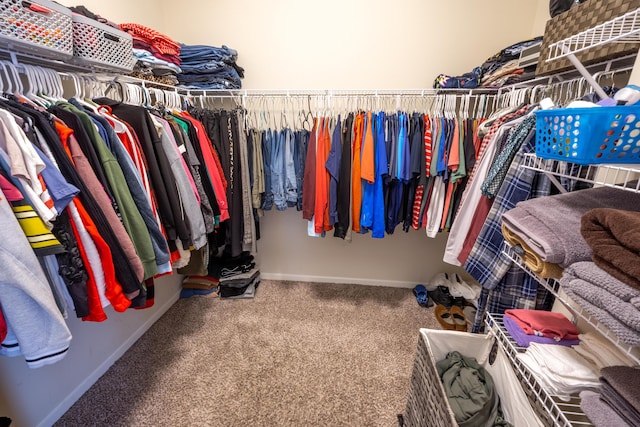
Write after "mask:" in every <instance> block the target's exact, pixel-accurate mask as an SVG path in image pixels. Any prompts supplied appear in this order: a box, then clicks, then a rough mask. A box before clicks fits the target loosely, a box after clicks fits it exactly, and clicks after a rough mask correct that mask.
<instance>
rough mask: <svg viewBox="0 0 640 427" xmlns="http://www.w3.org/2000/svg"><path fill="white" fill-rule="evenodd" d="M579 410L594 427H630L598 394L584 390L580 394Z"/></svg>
mask: <svg viewBox="0 0 640 427" xmlns="http://www.w3.org/2000/svg"><path fill="white" fill-rule="evenodd" d="M580 399H581V400H580V408H582V411H583V412H584V414H585V415H586V416H587V417H588V418H589V420H590V421H591V422H592V423H593V425H594V426H595V427H611V426H616V427H631V426H630V425H629V424H627V423H626V422H624V421H623V420H622V418H620V416H619V415H618V414H616V412H615V411H614V410H613V409H612V408H611V407H610V406H609V405H607V404H606V403H604V402H603V401H602V400H600V393H596V392H595V391H590V390H585V391H582V392H580Z"/></svg>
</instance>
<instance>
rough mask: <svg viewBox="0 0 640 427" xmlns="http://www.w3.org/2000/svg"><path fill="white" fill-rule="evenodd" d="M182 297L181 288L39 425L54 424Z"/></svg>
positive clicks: (42, 426) (40, 426)
mask: <svg viewBox="0 0 640 427" xmlns="http://www.w3.org/2000/svg"><path fill="white" fill-rule="evenodd" d="M179 298H180V289H178V291H177V292H176V293H175V295H172V296H171V298H169V300H168V301H166V302H165V303H164V304H163V305H162V306H160V309H159V310H157V311H156V312H155V313H154V314H153V315H152V316H151V317H149V318H148V319H147V321H146V322H144V323H142V324H141V325H140V327H139V328H138V329H136V331H135V332H134V333H133V334H131V335H130V336H129V338H127V340H126V341H124V342H123V343H122V344H121V345H120V346H119V347H118V348H117V349H116V350H115V351H114V352H113V353H112V354H111V355H110V356H109V357H108V358H107V359H106V360H105V361H104V362H103V363H101V364H100V365H98V366H97V367H96V369H95V370H94V371H93V372H92V373H91V375H89V376H87V378H86V379H85V380H84V381H82V382H81V383H80V384H78V386H77V387H76V388H75V389H74V390H73V391H72V392H71V393H70V394H69V395H68V396H66V397H65V399H64V400H63V401H62V402H60V404H58V406H56V407H55V408H54V409H53V411H51V412H50V413H49V415H47V416H46V417H45V418H44V419H43V420H42V421H41V422H40V423H39V424H38V427H48V426H52V425H53V424H54V423H55V422H56V421H58V419H60V417H62V416H63V415H64V414H65V412H67V411H68V410H69V408H71V406H72V405H73V404H74V403H76V401H77V400H78V399H80V397H81V396H82V395H83V394H84V393H85V392H86V391H87V390H89V388H90V387H91V386H92V385H93V384H94V383H95V382H96V381H98V380H99V379H100V377H101V376H102V375H104V373H105V372H107V370H108V369H109V368H110V367H111V365H113V364H114V363H116V361H117V360H118V359H120V357H122V355H123V354H124V353H125V352H126V351H127V350H128V349H129V347H131V346H132V345H133V344H134V343H135V342H136V341H138V339H139V338H140V337H141V336H142V335H143V334H144V333H145V332H147V330H148V329H149V328H150V327H151V326H152V325H153V324H154V323H155V322H156V321H157V320H158V319H160V317H161V316H162V315H163V314H164V313H166V312H167V310H169V308H171V306H172V305H173V304H175V302H176V301H178V299H179Z"/></svg>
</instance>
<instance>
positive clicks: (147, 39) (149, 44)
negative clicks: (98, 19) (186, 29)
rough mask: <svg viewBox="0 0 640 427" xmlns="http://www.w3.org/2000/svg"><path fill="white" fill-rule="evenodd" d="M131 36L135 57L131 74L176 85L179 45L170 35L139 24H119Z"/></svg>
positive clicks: (178, 66) (178, 67)
mask: <svg viewBox="0 0 640 427" xmlns="http://www.w3.org/2000/svg"><path fill="white" fill-rule="evenodd" d="M120 29H121V30H122V31H126V32H127V33H129V34H131V36H132V37H133V55H134V56H135V58H136V59H137V62H136V65H135V67H134V70H133V72H132V74H131V75H132V76H134V77H138V78H142V79H145V80H149V81H154V82H157V83H163V84H169V85H176V84H177V83H178V79H177V75H178V73H180V71H181V69H180V45H179V44H178V43H177V42H175V41H174V40H172V39H171V38H170V37H168V36H166V35H164V34H162V33H159V32H158V31H156V30H153V29H151V28H148V27H145V26H144V25H140V24H132V23H126V24H120Z"/></svg>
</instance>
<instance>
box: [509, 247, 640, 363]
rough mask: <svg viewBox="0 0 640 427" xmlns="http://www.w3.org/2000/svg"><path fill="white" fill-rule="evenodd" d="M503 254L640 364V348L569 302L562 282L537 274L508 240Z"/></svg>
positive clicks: (578, 316)
mask: <svg viewBox="0 0 640 427" xmlns="http://www.w3.org/2000/svg"><path fill="white" fill-rule="evenodd" d="M502 252H503V254H504V255H505V256H506V257H507V258H509V259H510V260H511V261H513V262H514V263H515V264H516V265H518V266H519V267H520V268H522V269H523V270H524V271H526V272H527V274H529V275H530V276H531V277H533V278H534V279H535V280H536V281H537V282H538V283H539V284H540V285H541V286H544V287H545V288H546V289H547V290H548V291H549V292H551V293H552V294H553V296H554V297H555V298H556V301H558V302H560V303H561V304H562V305H563V306H565V307H566V308H567V310H569V311H570V312H571V313H572V314H573V315H574V316H576V317H577V318H580V319H582V320H584V321H585V322H587V323H588V324H589V325H590V326H591V327H592V328H594V329H595V330H596V331H597V332H599V333H600V334H601V335H602V336H603V337H604V338H606V339H607V340H609V341H610V342H611V343H612V344H613V345H615V346H616V347H617V348H618V350H620V351H621V352H622V353H624V354H625V355H626V356H628V357H629V358H630V359H632V360H633V361H634V362H635V363H636V364H638V365H640V357H639V356H638V348H637V347H634V346H631V345H629V344H626V343H625V342H623V341H622V340H621V339H620V338H619V337H618V336H616V335H615V334H614V333H613V332H611V331H610V330H609V329H607V328H605V327H604V326H602V325H601V324H600V322H598V320H597V319H596V318H595V317H594V316H592V315H591V314H590V313H589V312H587V311H586V310H584V309H583V308H582V307H580V306H579V305H577V304H575V303H571V302H569V300H567V298H565V297H564V296H562V295H561V294H560V293H559V290H560V283H558V282H557V281H556V280H553V279H543V278H541V277H539V276H538V275H536V274H535V273H534V272H533V271H532V270H531V269H530V268H529V267H528V266H527V265H526V264H525V263H524V261H522V258H520V255H518V254H517V253H516V251H515V250H514V249H513V248H512V247H511V246H509V245H508V244H507V243H506V242H505V243H504V244H503V249H502Z"/></svg>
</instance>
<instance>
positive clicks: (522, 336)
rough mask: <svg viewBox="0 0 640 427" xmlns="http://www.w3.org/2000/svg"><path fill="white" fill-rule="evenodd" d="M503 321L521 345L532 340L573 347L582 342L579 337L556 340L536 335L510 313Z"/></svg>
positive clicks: (526, 345)
mask: <svg viewBox="0 0 640 427" xmlns="http://www.w3.org/2000/svg"><path fill="white" fill-rule="evenodd" d="M507 311H508V310H507ZM502 321H503V323H504V328H505V329H506V330H507V332H508V333H509V335H511V337H512V338H513V339H514V340H515V342H516V343H517V344H518V345H519V346H520V347H529V344H531V343H532V342H535V343H538V344H555V345H563V346H565V347H571V346H574V345H578V344H580V340H578V339H567V338H561V339H557V340H556V339H555V338H550V337H547V336H544V335H542V336H541V335H536V334H535V333H534V334H530V333H527V332H525V330H524V329H523V328H522V327H521V326H520V324H519V323H518V321H517V320H516V319H514V318H513V317H511V316H510V315H508V314H505V316H504V317H503V319H502Z"/></svg>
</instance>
